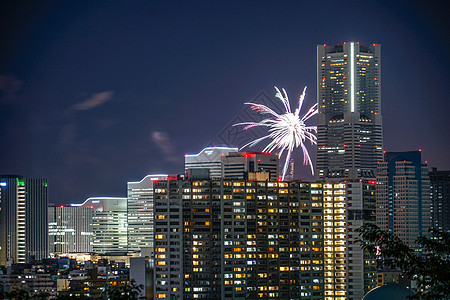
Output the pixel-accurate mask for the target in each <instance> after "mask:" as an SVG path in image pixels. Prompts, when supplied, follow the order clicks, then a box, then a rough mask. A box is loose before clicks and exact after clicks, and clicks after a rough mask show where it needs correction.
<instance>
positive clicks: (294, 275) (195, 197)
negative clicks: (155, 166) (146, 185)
mask: <svg viewBox="0 0 450 300" xmlns="http://www.w3.org/2000/svg"><path fill="white" fill-rule="evenodd" d="M374 190H375V184H374V182H370V183H369V182H360V181H357V182H348V183H347V182H334V183H322V182H311V183H309V182H297V181H292V182H278V181H253V180H245V179H223V180H168V181H157V182H155V207H154V209H155V298H166V299H171V298H177V299H187V298H204V299H256V298H264V299H268V298H278V299H284V298H286V299H330V300H331V299H333V300H335V299H361V295H364V291H365V289H366V288H367V290H368V289H370V288H371V287H373V286H374V285H375V282H374V280H371V279H370V278H374V277H373V276H374V274H373V273H374V272H373V268H374V261H373V259H372V260H369V258H368V257H365V256H363V254H361V255H360V254H359V252H358V251H357V249H359V248H360V247H359V244H357V243H356V238H357V235H352V233H351V231H349V228H350V227H349V226H353V227H356V226H360V224H362V222H364V220H365V219H367V220H369V219H370V220H373V218H374ZM353 227H352V228H353ZM365 265H369V266H370V268H367V267H366V266H365ZM369 269H370V270H369ZM370 271H372V273H371V274H370ZM369 275H371V276H372V277H370V276H369ZM366 278H367V279H366ZM366 284H367V285H368V286H366Z"/></svg>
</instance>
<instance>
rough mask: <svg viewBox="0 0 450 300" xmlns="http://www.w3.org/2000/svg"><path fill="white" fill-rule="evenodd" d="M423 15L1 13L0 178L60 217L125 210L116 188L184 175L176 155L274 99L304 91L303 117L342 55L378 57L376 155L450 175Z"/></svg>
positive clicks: (107, 8) (440, 53)
mask: <svg viewBox="0 0 450 300" xmlns="http://www.w3.org/2000/svg"><path fill="white" fill-rule="evenodd" d="M423 5H425V4H421V3H420V2H418V1H417V2H402V1H396V2H394V3H389V4H388V3H371V4H359V3H357V2H352V1H350V2H348V3H344V4H342V6H340V5H337V4H333V3H332V2H329V3H326V4H324V5H322V4H320V5H319V4H300V3H293V2H283V3H282V4H280V5H278V4H273V3H263V4H260V3H258V4H257V5H255V4H252V3H251V2H246V3H238V2H231V3H229V4H227V5H225V4H217V3H190V4H188V3H185V4H178V5H174V3H170V2H169V3H164V4H162V3H159V4H157V3H151V4H149V3H145V2H140V3H138V4H134V5H131V4H125V3H119V4H118V5H106V4H105V3H101V2H97V3H93V4H91V5H90V6H89V7H88V6H86V7H84V6H82V5H79V6H77V5H75V4H73V6H69V5H68V4H56V3H51V2H46V3H44V4H41V5H38V4H35V6H23V7H25V8H21V3H20V1H19V3H17V4H9V6H7V7H6V9H5V10H4V11H3V12H2V18H1V19H2V22H3V23H2V25H3V26H2V28H5V30H4V31H2V33H1V37H2V40H4V41H5V44H6V45H8V46H7V47H5V49H2V53H1V55H0V83H1V84H0V92H1V95H0V106H1V107H0V117H1V123H0V130H1V132H0V133H1V135H2V136H3V143H4V144H5V145H8V147H2V150H1V152H0V154H1V155H0V157H2V159H1V161H0V173H1V174H22V175H23V176H26V177H46V178H49V201H50V202H53V203H57V204H59V203H80V202H82V201H83V200H85V199H87V198H88V197H94V196H102V195H109V196H124V195H125V194H126V182H127V181H134V180H138V179H140V178H142V177H144V176H145V175H147V174H156V173H182V172H183V155H184V154H185V153H198V152H199V151H201V149H203V148H204V147H205V146H207V145H208V142H209V141H211V140H213V139H215V138H216V137H217V136H218V135H220V133H221V132H222V131H223V130H226V128H227V124H229V123H230V122H231V121H232V120H233V118H234V117H235V116H237V115H238V114H239V112H240V110H241V109H243V103H244V102H248V101H252V100H253V99H254V98H255V97H257V95H258V94H259V93H260V92H261V91H265V93H266V94H267V95H269V96H270V95H272V86H273V85H278V86H280V87H285V88H286V90H287V91H289V92H290V94H291V97H293V98H296V96H298V95H295V91H298V90H301V88H302V87H303V86H305V85H307V86H308V87H309V89H308V91H309V94H308V95H307V97H306V99H305V105H308V106H311V105H313V104H314V103H315V102H316V92H315V87H316V70H315V69H316V67H315V66H316V45H317V44H323V43H330V45H334V44H340V43H342V42H344V41H355V42H356V41H359V42H360V43H361V44H365V45H368V44H369V43H371V42H374V43H380V44H382V45H383V48H382V49H383V50H382V57H383V66H382V76H383V83H382V92H381V93H382V107H381V111H382V114H383V123H384V126H383V127H384V148H385V149H386V150H388V151H407V150H418V149H422V150H423V158H424V160H428V165H429V166H430V167H437V168H438V169H439V170H446V169H450V159H449V158H448V156H447V155H446V153H445V152H446V151H445V150H446V149H448V146H449V144H450V143H449V137H448V134H446V132H445V129H446V128H448V125H447V124H448V120H447V116H446V114H447V111H448V108H449V104H448V102H445V101H444V100H445V97H446V93H447V88H446V84H445V82H446V81H447V80H448V78H449V72H448V70H449V67H450V63H449V60H448V59H447V58H446V55H445V49H446V48H447V46H448V41H447V40H446V38H445V37H446V36H447V35H446V33H447V31H448V29H447V28H449V26H446V25H447V24H448V21H447V19H446V18H443V17H439V16H440V14H443V11H444V10H439V6H437V7H436V6H435V7H434V8H428V7H426V6H425V7H424V6H423ZM280 16H282V18H280ZM319 20H320V24H319ZM360 24H363V25H362V26H360ZM335 25H341V26H335ZM217 146H219V145H217ZM246 150H249V151H251V150H252V149H246ZM295 158H296V160H297V161H298V162H301V154H300V153H296V154H295ZM297 165H301V164H300V163H297ZM307 171H308V170H307V168H305V167H303V168H302V169H301V170H300V172H297V173H296V177H297V178H304V179H310V178H307V177H306V174H307V173H308V172H307Z"/></svg>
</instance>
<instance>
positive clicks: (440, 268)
mask: <svg viewBox="0 0 450 300" xmlns="http://www.w3.org/2000/svg"><path fill="white" fill-rule="evenodd" d="M357 231H358V232H359V234H360V236H361V238H362V239H361V240H360V243H361V245H362V248H363V249H367V250H368V251H369V252H370V253H372V255H374V256H376V257H377V258H378V259H381V260H382V262H383V264H384V265H385V266H387V267H391V268H393V269H400V270H401V271H402V272H403V273H404V274H405V275H407V276H409V277H410V278H413V279H416V280H417V283H418V291H417V292H416V294H415V295H413V296H412V297H411V298H413V299H446V298H450V234H449V233H447V232H444V231H440V230H437V229H435V228H433V229H431V230H430V231H431V237H430V238H428V237H425V236H420V237H418V239H417V241H416V243H417V245H418V246H419V249H421V250H422V253H420V252H417V251H415V250H414V249H412V248H411V247H410V246H408V245H406V244H405V243H404V242H403V241H402V240H400V238H399V237H397V236H395V235H393V234H391V233H389V232H386V231H383V230H381V229H380V228H379V227H378V226H376V225H374V224H365V225H363V226H362V227H361V228H359V229H358V230H357Z"/></svg>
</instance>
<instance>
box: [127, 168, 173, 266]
mask: <svg viewBox="0 0 450 300" xmlns="http://www.w3.org/2000/svg"><path fill="white" fill-rule="evenodd" d="M156 180H167V175H147V176H145V177H144V178H143V179H142V180H141V181H137V182H128V184H127V188H128V189H127V215H128V227H127V228H128V252H140V253H141V255H142V256H150V257H151V258H153V241H154V232H153V182H154V181H156Z"/></svg>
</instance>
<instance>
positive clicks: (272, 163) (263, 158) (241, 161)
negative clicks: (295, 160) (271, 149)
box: [222, 152, 278, 181]
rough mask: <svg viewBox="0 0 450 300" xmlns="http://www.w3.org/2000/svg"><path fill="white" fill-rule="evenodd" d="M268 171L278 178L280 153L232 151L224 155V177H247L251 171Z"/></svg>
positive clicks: (271, 175)
mask: <svg viewBox="0 0 450 300" xmlns="http://www.w3.org/2000/svg"><path fill="white" fill-rule="evenodd" d="M254 172H267V173H269V178H270V180H272V181H276V180H277V179H278V155H277V154H272V153H266V152H230V153H228V154H227V155H225V156H222V178H224V179H231V178H233V179H247V178H248V174H249V173H254Z"/></svg>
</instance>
